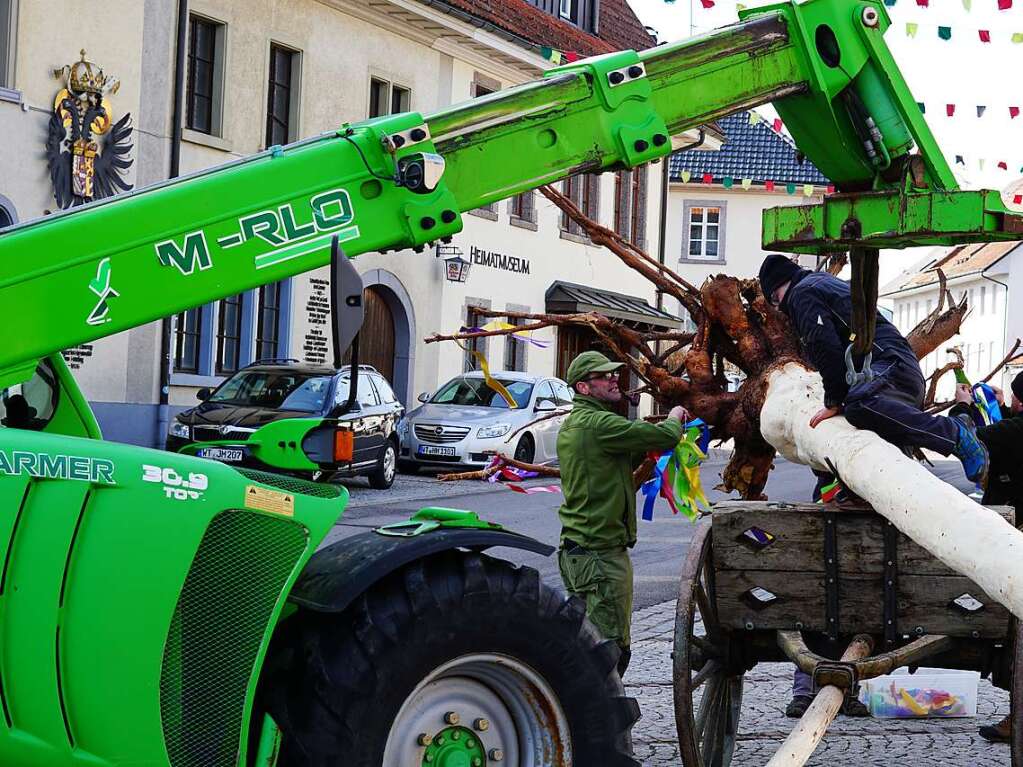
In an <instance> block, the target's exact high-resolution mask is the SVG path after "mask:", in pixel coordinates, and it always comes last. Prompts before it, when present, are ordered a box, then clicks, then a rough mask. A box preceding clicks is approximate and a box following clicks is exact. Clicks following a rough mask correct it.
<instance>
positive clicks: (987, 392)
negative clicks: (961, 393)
mask: <svg viewBox="0 0 1023 767" xmlns="http://www.w3.org/2000/svg"><path fill="white" fill-rule="evenodd" d="M973 401H974V403H975V404H976V409H977V411H978V412H979V413H980V417H981V420H982V421H983V423H982V424H979V425H980V426H987V425H989V424H992V423H997V422H998V421H1001V420H1002V409H1001V408H1000V407H999V406H998V399H997V398H996V397H995V390H994V389H992V388H991V387H990V386H988V385H987V384H986V383H979V384H974V385H973Z"/></svg>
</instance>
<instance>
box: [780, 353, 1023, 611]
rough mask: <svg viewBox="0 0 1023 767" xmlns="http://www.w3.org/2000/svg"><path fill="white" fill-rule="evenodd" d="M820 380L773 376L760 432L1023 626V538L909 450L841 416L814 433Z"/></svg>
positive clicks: (783, 370) (785, 372) (796, 371)
mask: <svg viewBox="0 0 1023 767" xmlns="http://www.w3.org/2000/svg"><path fill="white" fill-rule="evenodd" d="M823 401H824V389H823V386H822V384H821V378H820V375H819V374H818V373H816V372H811V371H808V370H807V369H806V368H804V367H803V366H802V365H799V364H797V363H788V364H786V365H784V366H782V367H780V368H778V369H777V370H775V371H773V372H772V373H770V374H769V376H768V385H767V396H766V397H765V400H764V408H763V410H762V411H761V414H760V430H761V433H762V434H763V435H764V439H766V440H767V441H768V442H769V443H771V445H773V446H774V447H775V449H777V450H778V452H779V453H781V454H782V455H783V456H785V457H786V458H787V459H789V460H790V461H795V462H797V463H802V464H807V465H809V466H812V467H814V468H816V469H820V470H824V471H827V470H828V467H827V464H826V463H825V460H824V459H825V458H828V459H830V460H831V462H832V463H833V464H834V466H835V468H836V469H837V470H838V473H839V475H840V476H841V477H842V480H843V482H844V484H845V485H846V486H847V487H848V488H849V489H850V490H852V491H853V492H854V493H856V494H857V495H858V496H860V497H861V498H863V500H865V501H866V502H867V503H869V504H870V505H871V506H872V507H873V508H874V510H875V511H877V513H878V514H881V515H882V516H884V517H885V518H887V519H889V520H890V521H891V522H892V523H893V524H894V525H895V526H896V527H897V528H899V530H901V531H902V532H903V533H905V534H906V535H908V536H909V537H910V538H912V539H913V540H914V541H916V542H917V543H918V544H920V545H921V546H923V547H924V548H925V549H927V550H928V551H929V552H931V554H933V555H934V556H936V557H937V558H938V559H940V560H941V561H942V562H944V563H945V564H946V565H948V566H949V567H951V568H952V569H953V570H956V571H957V572H959V573H962V574H963V575H965V576H966V577H968V578H970V579H971V580H972V581H974V582H975V583H976V584H977V585H978V586H980V587H981V588H982V589H983V590H984V591H985V592H986V593H987V594H988V596H990V597H991V598H992V599H996V600H998V601H999V602H1001V603H1002V604H1003V605H1005V607H1006V608H1007V609H1008V610H1009V611H1010V612H1011V613H1012V614H1013V615H1015V616H1016V617H1017V618H1020V619H1023V533H1021V532H1020V531H1018V530H1017V529H1016V528H1015V527H1013V526H1012V525H1010V524H1009V523H1008V522H1006V521H1005V520H1004V519H1002V517H1000V516H999V515H998V514H997V513H995V512H994V511H991V510H990V509H985V508H984V507H983V506H981V505H980V504H978V503H976V502H975V501H973V499H971V498H969V497H967V496H966V495H963V493H961V492H960V491H959V490H957V489H956V488H954V487H952V486H951V485H949V484H947V483H946V482H943V481H942V480H941V479H939V478H938V477H936V476H934V475H933V474H931V473H930V472H929V471H927V469H925V468H924V467H923V466H922V465H920V464H919V463H917V462H916V461H914V460H912V459H910V458H907V457H906V456H905V455H904V454H903V453H902V451H901V450H899V449H898V448H896V447H895V446H894V445H891V444H889V443H888V442H885V441H884V440H883V439H881V438H880V437H879V436H877V435H876V434H874V433H873V432H870V431H861V430H859V429H855V428H853V427H852V426H850V425H849V423H848V422H847V421H846V420H845V418H843V417H841V416H838V417H835V418H829V419H828V420H826V421H823V422H822V423H820V424H819V425H818V426H817V428H815V429H811V428H810V418H811V417H812V416H813V414H814V413H816V412H817V411H818V410H820V409H821V407H823V404H822V403H823Z"/></svg>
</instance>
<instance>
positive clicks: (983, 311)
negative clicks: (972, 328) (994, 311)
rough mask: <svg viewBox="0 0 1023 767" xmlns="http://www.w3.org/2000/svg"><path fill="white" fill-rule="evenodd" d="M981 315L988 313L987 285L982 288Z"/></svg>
mask: <svg viewBox="0 0 1023 767" xmlns="http://www.w3.org/2000/svg"><path fill="white" fill-rule="evenodd" d="M980 313H981V314H986V313H987V285H981V286H980Z"/></svg>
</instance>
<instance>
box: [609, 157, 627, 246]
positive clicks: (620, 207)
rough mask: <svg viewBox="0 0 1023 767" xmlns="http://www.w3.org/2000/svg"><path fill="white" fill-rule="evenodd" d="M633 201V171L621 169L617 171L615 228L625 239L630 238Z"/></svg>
mask: <svg viewBox="0 0 1023 767" xmlns="http://www.w3.org/2000/svg"><path fill="white" fill-rule="evenodd" d="M631 201H632V172H631V171H627V170H620V171H618V172H617V173H615V212H614V222H613V224H614V230H615V231H616V232H617V233H618V234H619V235H621V237H623V238H624V239H626V240H627V239H629V224H631V223H632V217H631V216H630V215H629V203H630V202H631Z"/></svg>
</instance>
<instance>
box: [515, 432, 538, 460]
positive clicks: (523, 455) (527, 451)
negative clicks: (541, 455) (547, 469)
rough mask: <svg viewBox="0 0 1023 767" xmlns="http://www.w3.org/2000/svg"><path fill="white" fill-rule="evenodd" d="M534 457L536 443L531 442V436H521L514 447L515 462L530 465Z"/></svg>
mask: <svg viewBox="0 0 1023 767" xmlns="http://www.w3.org/2000/svg"><path fill="white" fill-rule="evenodd" d="M535 456H536V443H535V442H533V436H532V435H531V434H523V435H522V437H521V438H520V439H519V443H518V444H517V445H516V446H515V460H516V461H522V463H532V462H533V458H534V457H535Z"/></svg>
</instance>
